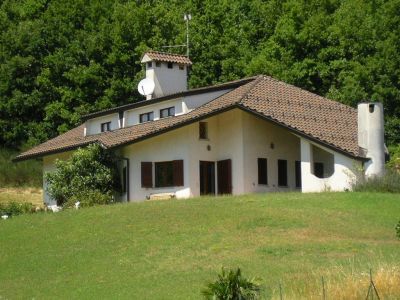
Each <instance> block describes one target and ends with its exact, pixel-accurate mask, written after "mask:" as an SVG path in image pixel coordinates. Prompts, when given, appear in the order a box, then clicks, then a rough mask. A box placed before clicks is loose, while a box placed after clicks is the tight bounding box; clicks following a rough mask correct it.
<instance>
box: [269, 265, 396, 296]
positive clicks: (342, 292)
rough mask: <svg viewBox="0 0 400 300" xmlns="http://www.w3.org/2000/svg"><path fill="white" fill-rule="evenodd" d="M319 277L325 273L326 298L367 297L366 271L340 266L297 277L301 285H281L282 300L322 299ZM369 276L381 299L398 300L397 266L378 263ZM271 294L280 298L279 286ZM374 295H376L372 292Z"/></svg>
mask: <svg viewBox="0 0 400 300" xmlns="http://www.w3.org/2000/svg"><path fill="white" fill-rule="evenodd" d="M357 269H359V268H357ZM322 276H324V284H325V295H326V298H327V299H337V300H347V299H366V296H367V293H368V288H369V285H370V274H369V272H368V270H366V271H365V272H359V271H356V270H355V269H352V270H348V269H345V268H344V267H343V266H336V267H332V268H331V269H330V270H324V271H320V272H319V273H318V272H315V273H313V274H309V275H306V276H305V277H303V278H297V280H301V281H302V282H304V285H303V286H297V287H295V288H290V286H288V287H285V286H284V285H283V296H284V299H293V300H294V299H310V300H314V299H315V300H317V299H318V300H319V299H322V296H323V288H322ZM372 279H373V282H374V284H375V287H376V289H377V291H378V294H379V297H380V299H389V300H390V299H393V300H394V299H399V295H400V267H398V266H393V265H381V266H380V267H378V268H377V269H376V270H375V271H374V270H373V273H372ZM272 293H273V297H272V299H280V295H279V289H278V288H274V289H273V291H272ZM375 298H377V297H376V295H375V294H374V299H375Z"/></svg>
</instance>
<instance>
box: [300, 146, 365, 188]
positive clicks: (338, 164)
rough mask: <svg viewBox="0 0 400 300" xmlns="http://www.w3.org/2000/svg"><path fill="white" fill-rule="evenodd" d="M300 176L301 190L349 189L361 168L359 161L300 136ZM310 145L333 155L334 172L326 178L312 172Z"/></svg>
mask: <svg viewBox="0 0 400 300" xmlns="http://www.w3.org/2000/svg"><path fill="white" fill-rule="evenodd" d="M300 143H301V161H302V162H301V176H302V191H303V192H321V191H344V190H346V189H348V190H350V189H351V186H352V183H353V182H354V180H355V179H356V177H357V176H358V173H359V170H360V169H361V166H362V164H361V162H359V161H356V160H354V159H351V158H349V157H347V156H345V155H343V154H340V153H338V152H335V151H333V150H331V149H328V148H326V147H323V146H320V145H316V144H314V143H312V142H311V141H309V140H307V139H305V138H301V141H300ZM312 146H315V147H320V148H321V149H323V150H325V151H326V152H329V153H331V154H332V155H333V157H334V172H333V174H332V176H330V177H328V178H318V177H316V176H315V175H313V174H312V163H313V157H312V153H313V151H312Z"/></svg>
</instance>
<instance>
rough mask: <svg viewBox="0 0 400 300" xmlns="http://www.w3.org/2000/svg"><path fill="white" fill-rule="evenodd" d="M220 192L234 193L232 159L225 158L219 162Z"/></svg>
mask: <svg viewBox="0 0 400 300" xmlns="http://www.w3.org/2000/svg"><path fill="white" fill-rule="evenodd" d="M217 171H218V194H220V195H222V194H232V160H230V159H225V160H220V161H218V162H217Z"/></svg>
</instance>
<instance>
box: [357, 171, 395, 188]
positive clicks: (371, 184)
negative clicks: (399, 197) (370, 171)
mask: <svg viewBox="0 0 400 300" xmlns="http://www.w3.org/2000/svg"><path fill="white" fill-rule="evenodd" d="M353 191H356V192H382V193H400V173H399V172H397V171H396V170H394V169H390V168H389V169H387V170H386V173H385V175H384V176H382V177H378V176H374V177H370V178H367V179H366V180H363V181H359V182H357V183H355V184H354V185H353Z"/></svg>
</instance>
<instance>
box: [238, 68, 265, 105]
mask: <svg viewBox="0 0 400 300" xmlns="http://www.w3.org/2000/svg"><path fill="white" fill-rule="evenodd" d="M261 79H264V75H256V76H254V80H253V81H252V82H251V85H250V86H249V87H248V88H247V90H246V91H245V92H244V94H243V96H242V97H240V99H239V100H238V101H237V102H236V104H240V103H241V102H242V101H243V100H244V99H245V98H247V97H248V96H249V93H250V92H251V90H252V89H253V87H254V86H255V85H256V84H258V83H259V82H260V81H261ZM249 83H250V82H249Z"/></svg>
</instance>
